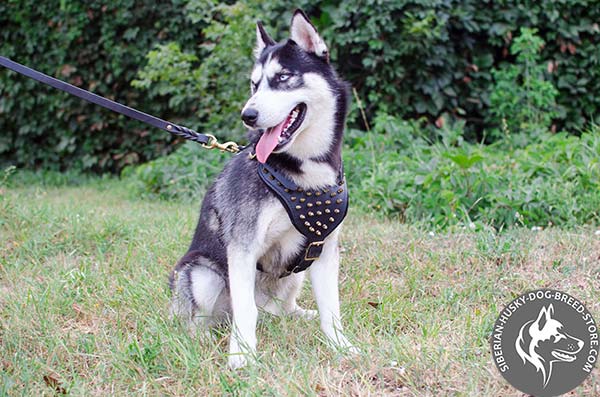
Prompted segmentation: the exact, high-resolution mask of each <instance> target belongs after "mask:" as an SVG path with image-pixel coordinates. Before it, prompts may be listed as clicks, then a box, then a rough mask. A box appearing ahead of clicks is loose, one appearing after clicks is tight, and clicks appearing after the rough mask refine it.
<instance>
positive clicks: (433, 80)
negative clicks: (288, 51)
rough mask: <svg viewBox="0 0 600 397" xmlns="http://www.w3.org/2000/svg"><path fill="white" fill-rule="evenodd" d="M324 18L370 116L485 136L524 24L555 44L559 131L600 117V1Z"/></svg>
mask: <svg viewBox="0 0 600 397" xmlns="http://www.w3.org/2000/svg"><path fill="white" fill-rule="evenodd" d="M314 14H316V15H320V17H319V18H318V19H317V21H318V22H319V26H320V27H323V28H325V31H326V37H327V39H328V40H329V41H330V42H331V43H332V57H333V58H334V59H336V60H337V63H338V65H339V68H340V71H341V73H342V75H343V76H345V77H346V78H347V79H349V80H350V81H351V82H352V84H353V85H354V86H355V87H356V88H357V89H358V91H359V94H360V96H361V97H362V98H365V99H366V103H367V113H368V114H369V115H370V117H373V116H374V115H375V114H376V113H377V112H378V111H383V112H386V113H389V114H397V115H399V116H402V117H405V118H407V117H409V118H418V117H421V116H426V117H427V118H428V119H429V120H430V121H432V120H435V119H437V118H438V117H439V116H440V115H442V114H444V113H447V114H449V115H452V116H453V117H458V118H464V119H465V120H466V121H467V127H468V129H467V133H468V137H471V138H472V137H473V130H478V131H479V134H478V139H480V138H481V136H482V134H481V131H482V128H485V127H488V126H487V125H486V123H485V122H484V121H485V120H489V117H488V116H489V111H490V94H491V92H492V87H493V84H494V82H493V76H492V72H493V71H494V69H498V68H499V67H500V66H501V65H502V64H505V63H507V62H508V63H512V62H514V55H513V54H511V53H510V51H509V47H510V46H511V43H512V41H513V37H514V36H516V35H517V32H518V29H519V28H520V27H530V28H537V29H538V32H539V36H540V38H541V39H542V40H543V41H544V42H545V43H546V45H545V46H544V47H543V49H542V52H541V54H540V61H543V62H544V63H546V64H547V65H548V66H547V67H548V70H549V71H550V74H551V76H550V78H551V81H552V83H553V84H554V85H555V86H556V87H557V88H558V90H559V96H558V102H559V105H560V114H559V120H557V123H558V128H559V129H560V128H561V127H565V128H566V129H568V130H570V131H574V130H578V129H581V128H583V127H584V126H585V125H586V122H590V121H593V120H594V119H593V118H594V116H595V115H597V114H598V112H599V111H600V97H598V95H596V93H597V92H599V91H600V66H599V65H600V40H599V38H600V28H599V26H598V23H597V21H598V19H600V3H599V2H597V1H594V0H577V1H554V0H543V1H531V0H527V1H523V0H504V1H491V0H486V1H479V0H466V1H464V0H461V1H455V0H426V1H421V0H403V1H393V2H392V1H388V2H385V1H383V2H382V1H377V0H362V1H358V2H349V1H344V2H340V3H333V2H329V1H323V2H320V3H319V5H318V6H315V7H313V15H314Z"/></svg>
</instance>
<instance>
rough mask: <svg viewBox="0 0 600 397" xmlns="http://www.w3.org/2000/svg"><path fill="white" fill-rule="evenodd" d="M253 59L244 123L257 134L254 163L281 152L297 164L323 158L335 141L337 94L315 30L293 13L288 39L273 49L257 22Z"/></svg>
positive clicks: (326, 54) (299, 13) (334, 78)
mask: <svg viewBox="0 0 600 397" xmlns="http://www.w3.org/2000/svg"><path fill="white" fill-rule="evenodd" d="M254 55H255V58H256V63H255V65H254V68H253V70H252V75H251V93H252V96H251V97H250V99H248V101H247V103H246V105H245V106H244V108H243V110H242V120H243V122H244V124H245V125H246V127H248V128H250V129H254V130H257V131H258V133H259V134H260V138H259V140H258V142H257V144H256V155H257V159H258V161H260V162H262V163H264V162H265V161H266V160H267V158H268V157H269V155H270V154H271V153H282V152H286V153H288V154H290V155H292V156H294V157H296V158H299V159H306V158H312V157H319V156H323V155H324V154H325V153H327V151H328V150H330V146H331V144H332V142H333V140H334V139H333V138H334V136H333V135H334V129H335V123H336V122H337V121H338V120H336V114H338V113H339V111H338V109H337V108H338V107H339V104H338V103H337V99H338V96H339V95H340V94H338V92H337V91H341V90H338V86H337V83H338V80H337V76H336V74H335V71H334V70H333V68H332V67H331V65H330V64H329V52H328V49H327V46H326V45H325V43H324V42H323V40H322V39H321V37H320V36H319V33H318V32H317V30H316V28H315V27H314V25H313V24H312V23H311V22H310V20H309V19H308V17H307V16H306V14H304V12H302V11H301V10H296V12H295V13H294V15H293V17H292V22H291V32H290V38H289V39H287V40H284V41H282V42H279V43H276V42H275V41H274V40H273V39H272V38H271V37H270V36H269V35H268V33H267V32H266V31H265V29H264V27H263V26H262V24H261V23H260V22H258V23H257V27H256V48H255V50H254ZM344 95H345V93H344ZM344 113H345V109H344Z"/></svg>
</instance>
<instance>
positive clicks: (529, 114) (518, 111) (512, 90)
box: [490, 28, 558, 136]
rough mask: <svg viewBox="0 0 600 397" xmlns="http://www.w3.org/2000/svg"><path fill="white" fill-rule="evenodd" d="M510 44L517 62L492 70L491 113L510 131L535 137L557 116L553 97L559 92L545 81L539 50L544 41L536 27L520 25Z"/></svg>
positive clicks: (546, 128)
mask: <svg viewBox="0 0 600 397" xmlns="http://www.w3.org/2000/svg"><path fill="white" fill-rule="evenodd" d="M520 32H521V33H520V35H519V37H517V38H516V39H515V40H514V42H513V44H512V45H511V47H510V51H511V54H513V55H516V57H517V58H516V62H515V63H514V64H512V65H505V66H504V67H502V68H501V69H497V70H494V71H492V76H493V77H494V81H495V84H494V86H493V90H492V94H491V96H490V102H491V107H490V113H491V116H492V117H493V118H494V119H495V120H496V124H501V123H503V124H504V125H505V128H508V130H509V131H512V132H520V133H524V134H526V135H527V136H536V135H538V134H539V133H540V132H543V131H546V130H548V129H549V128H550V124H551V122H552V119H553V118H555V117H556V116H558V113H557V111H556V102H555V98H556V97H557V95H558V91H557V90H556V88H554V86H553V85H552V83H551V82H549V81H546V80H544V72H545V70H546V67H545V66H544V65H542V64H540V60H539V52H540V50H541V48H542V46H543V45H544V42H543V41H542V40H541V39H540V38H539V36H537V35H536V32H537V31H536V30H535V29H529V28H521V31H520Z"/></svg>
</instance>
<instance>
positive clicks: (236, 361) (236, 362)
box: [227, 353, 248, 370]
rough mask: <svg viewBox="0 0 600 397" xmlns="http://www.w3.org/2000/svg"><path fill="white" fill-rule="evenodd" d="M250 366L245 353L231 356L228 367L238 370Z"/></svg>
mask: <svg viewBox="0 0 600 397" xmlns="http://www.w3.org/2000/svg"><path fill="white" fill-rule="evenodd" d="M247 364H248V359H247V358H246V355H245V354H244V353H235V354H230V355H229V360H228V361H227V366H229V368H230V369H233V370H236V369H240V368H243V367H245V366H246V365H247Z"/></svg>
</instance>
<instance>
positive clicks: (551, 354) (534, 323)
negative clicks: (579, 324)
mask: <svg viewBox="0 0 600 397" xmlns="http://www.w3.org/2000/svg"><path fill="white" fill-rule="evenodd" d="M553 315H554V306H552V304H550V305H548V307H542V309H541V310H540V313H539V314H538V316H537V318H536V319H535V320H530V321H527V322H526V323H525V324H523V326H522V327H521V330H520V331H519V337H518V338H517V341H516V342H515V348H516V349H517V353H518V354H519V356H520V357H521V359H522V360H523V364H525V363H527V362H529V363H530V364H532V365H533V366H534V367H535V369H536V372H540V371H541V372H542V376H543V380H544V388H545V387H546V385H547V384H548V382H549V381H550V377H551V376H552V366H553V365H554V363H560V362H564V363H570V362H573V361H575V360H576V359H577V357H576V354H577V353H579V351H581V349H582V348H583V341H582V340H581V339H578V338H576V337H574V336H572V335H569V334H568V333H566V332H565V331H564V326H563V324H562V323H561V322H560V321H558V320H556V319H555V318H552V316H553Z"/></svg>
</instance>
